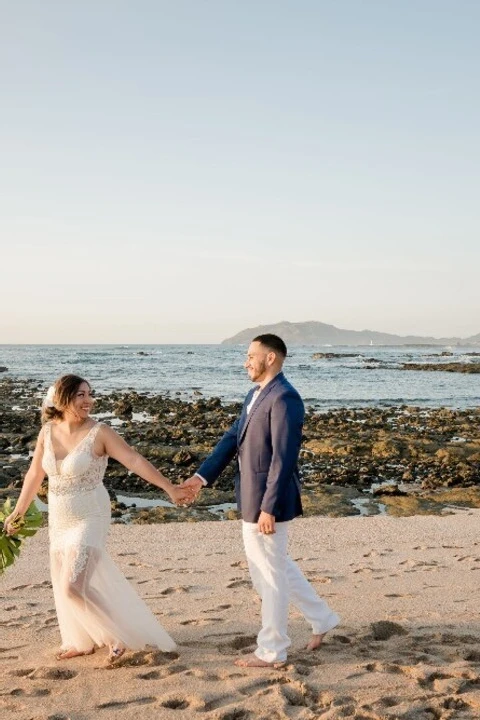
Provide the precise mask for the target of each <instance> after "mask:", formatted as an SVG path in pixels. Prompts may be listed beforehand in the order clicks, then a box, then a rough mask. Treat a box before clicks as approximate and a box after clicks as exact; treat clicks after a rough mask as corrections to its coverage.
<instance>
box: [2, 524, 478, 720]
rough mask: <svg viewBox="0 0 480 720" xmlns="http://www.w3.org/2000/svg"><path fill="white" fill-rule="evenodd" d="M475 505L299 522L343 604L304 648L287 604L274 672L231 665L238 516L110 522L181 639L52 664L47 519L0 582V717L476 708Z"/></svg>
mask: <svg viewBox="0 0 480 720" xmlns="http://www.w3.org/2000/svg"><path fill="white" fill-rule="evenodd" d="M479 526H480V511H478V510H466V511H460V512H459V513H457V514H455V515H447V516H444V517H433V516H421V517H420V516H417V517H410V518H392V517H381V516H376V517H364V518H320V517H317V518H305V519H299V520H297V521H295V522H294V523H292V527H291V542H290V549H291V554H292V557H294V558H295V559H297V561H298V562H299V564H300V565H301V567H302V569H303V570H304V571H305V573H306V575H307V576H308V578H309V579H310V580H311V582H312V583H313V584H314V585H315V587H316V588H317V590H318V592H319V593H320V594H322V595H323V597H325V598H326V599H327V601H328V602H329V603H330V604H331V606H332V607H333V608H334V609H335V610H336V611H338V612H339V613H340V615H341V616H342V624H341V626H339V627H338V628H336V629H335V630H334V631H332V632H331V633H329V634H328V635H327V638H326V640H325V643H324V645H323V647H322V648H321V649H320V650H319V651H317V652H314V653H310V652H307V651H306V650H305V649H304V647H305V644H306V642H307V641H308V637H309V628H308V627H307V626H306V624H305V622H304V620H303V618H302V617H300V616H299V614H298V613H296V611H295V609H293V608H292V609H291V615H290V630H291V639H292V647H291V652H290V654H289V659H288V664H287V666H286V667H285V668H284V669H281V670H271V669H268V670H260V669H244V668H238V667H236V666H235V665H234V664H233V663H234V660H235V658H236V657H238V656H239V655H241V654H242V653H246V652H251V650H252V649H253V648H254V643H255V636H256V633H257V631H258V628H259V623H260V618H259V609H260V606H259V603H258V600H257V599H256V596H255V593H254V591H253V590H252V588H251V585H250V581H249V576H248V571H247V568H246V564H245V560H244V555H243V550H242V544H241V537H240V523H239V522H238V521H233V522H222V523H218V522H202V523H172V524H168V525H149V526H122V525H114V526H112V529H111V534H110V539H109V550H110V552H111V554H112V556H113V558H114V559H115V560H116V562H117V563H118V564H119V565H120V567H121V568H122V569H123V571H124V572H125V574H126V575H127V576H128V578H129V579H130V580H131V582H132V583H133V584H134V586H135V587H136V588H137V590H138V592H139V593H140V594H141V595H142V597H144V598H145V600H146V602H147V603H148V604H149V606H150V607H151V608H152V609H153V611H154V612H155V614H156V615H157V616H158V618H159V620H160V622H161V623H162V624H163V625H164V626H165V628H166V629H167V630H168V631H169V632H170V633H171V635H172V636H173V637H174V638H175V640H176V641H177V643H178V657H177V655H176V654H172V655H165V654H162V653H160V652H158V651H152V650H150V651H149V650H148V649H147V650H146V651H142V652H135V653H132V652H130V653H127V654H126V655H125V656H124V657H123V658H121V659H120V660H118V661H116V663H115V664H113V665H112V664H110V665H109V664H108V662H107V660H106V650H105V649H99V650H97V652H96V653H95V654H94V655H92V656H90V657H84V658H76V659H74V660H70V661H68V662H58V661H56V660H55V658H54V653H55V651H56V649H57V647H58V645H59V636H58V627H57V622H56V617H55V611H54V605H53V597H52V592H51V586H50V581H49V572H48V553H47V550H48V539H47V530H46V529H42V530H41V531H39V532H38V533H37V535H36V536H35V537H34V538H32V539H31V540H30V541H29V542H28V545H27V546H26V547H25V548H24V551H23V554H22V556H21V558H20V559H19V560H18V562H17V563H16V565H15V566H14V567H13V568H10V569H9V570H8V572H6V573H5V575H4V576H3V577H2V579H1V585H2V596H3V603H2V618H1V625H2V641H1V659H2V666H3V673H2V674H3V680H2V686H1V713H2V715H1V716H2V718H3V717H5V718H15V720H28V719H32V720H33V719H35V720H47V719H48V720H61V719H66V718H70V719H71V720H89V719H90V718H92V719H93V718H114V717H115V718H134V717H137V716H139V715H142V716H143V717H147V718H150V717H151V718H162V719H163V718H182V720H183V718H185V720H187V718H197V719H198V718H199V717H205V718H209V719H210V718H211V719H212V720H213V719H215V720H247V719H249V718H251V719H252V720H282V719H283V718H295V719H296V720H313V718H322V719H323V720H331V719H336V718H357V719H363V720H367V719H369V720H380V719H383V718H389V719H390V718H402V719H405V720H407V719H408V720H417V719H419V720H420V719H421V720H439V719H441V720H446V719H447V718H471V719H473V718H479V717H480V647H479V643H480V610H479V596H480V588H479V580H480V572H475V571H480V534H479Z"/></svg>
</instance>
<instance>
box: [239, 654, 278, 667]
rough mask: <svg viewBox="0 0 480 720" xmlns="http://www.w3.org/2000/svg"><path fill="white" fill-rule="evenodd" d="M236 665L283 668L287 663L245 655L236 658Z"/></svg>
mask: <svg viewBox="0 0 480 720" xmlns="http://www.w3.org/2000/svg"><path fill="white" fill-rule="evenodd" d="M235 665H238V667H258V668H281V667H284V666H285V663H284V662H267V661H266V660H261V658H259V657H257V656H256V655H245V657H242V658H238V660H235Z"/></svg>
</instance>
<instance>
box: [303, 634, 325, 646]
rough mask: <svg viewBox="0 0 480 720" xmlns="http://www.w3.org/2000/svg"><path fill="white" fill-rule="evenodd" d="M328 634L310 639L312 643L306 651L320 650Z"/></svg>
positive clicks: (313, 636)
mask: <svg viewBox="0 0 480 720" xmlns="http://www.w3.org/2000/svg"><path fill="white" fill-rule="evenodd" d="M326 634H327V633H326V632H324V633H321V635H312V637H311V638H310V642H309V643H308V645H307V647H306V648H305V650H318V648H319V647H320V646H321V645H322V644H323V638H324V637H325V635H326Z"/></svg>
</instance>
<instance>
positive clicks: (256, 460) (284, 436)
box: [198, 373, 305, 522]
mask: <svg viewBox="0 0 480 720" xmlns="http://www.w3.org/2000/svg"><path fill="white" fill-rule="evenodd" d="M255 389H256V388H252V390H250V392H249V393H248V395H247V397H246V398H245V402H244V404H243V409H242V412H241V415H240V417H239V418H238V419H237V420H236V421H235V422H234V423H233V425H232V427H231V428H230V429H229V430H227V432H226V433H225V434H224V435H223V437H222V438H221V439H220V441H219V442H218V444H217V445H216V447H215V448H214V449H213V451H212V452H211V454H210V455H209V456H208V457H207V458H206V460H205V461H204V462H203V463H202V465H201V466H200V467H199V468H198V474H199V475H201V476H202V477H203V478H205V480H206V481H207V484H208V485H213V483H214V482H215V480H216V479H217V478H218V476H219V475H220V474H221V472H222V471H223V470H224V469H225V468H226V466H227V465H228V463H229V462H230V461H231V460H232V459H233V458H234V457H235V455H237V456H238V472H237V475H236V477H235V493H236V497H237V504H238V508H239V510H241V512H242V517H243V519H244V520H245V521H246V522H257V520H258V517H259V515H260V512H261V511H262V510H263V511H264V512H267V513H269V514H270V515H274V516H275V520H277V521H278V522H284V521H286V520H292V519H293V518H294V517H296V516H297V515H301V514H302V503H301V499H300V477H299V472H298V465H297V462H298V455H299V452H300V444H301V440H302V427H303V418H304V414H305V413H304V407H303V402H302V399H301V397H300V395H299V394H298V392H297V391H296V390H295V388H294V387H293V386H292V385H291V384H290V383H289V382H288V380H287V379H286V378H285V376H284V374H283V373H279V374H278V375H276V376H275V377H274V378H273V380H271V381H270V382H269V383H268V385H266V386H265V387H264V388H263V390H262V391H261V393H260V395H259V396H258V398H257V400H256V401H255V403H254V404H253V406H252V409H251V410H250V413H249V414H248V415H247V406H248V404H249V402H250V400H251V399H252V395H253V393H254V391H255Z"/></svg>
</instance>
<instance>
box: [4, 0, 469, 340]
mask: <svg viewBox="0 0 480 720" xmlns="http://www.w3.org/2000/svg"><path fill="white" fill-rule="evenodd" d="M0 10H1V18H2V21H1V26H0V73H1V75H0V91H1V94H0V104H1V112H0V157H1V162H0V233H1V259H2V282H1V284H0V303H1V308H2V311H1V313H0V342H159V343H162V342H219V341H221V340H222V339H223V338H224V337H226V336H229V335H232V334H234V333H235V332H237V331H239V330H241V329H243V328H244V327H251V326H255V325H258V324H260V323H267V322H278V321H281V320H290V321H302V320H320V321H323V322H327V323H332V324H335V325H337V326H339V327H344V328H349V329H358V330H360V329H363V328H369V329H373V330H381V331H390V332H397V333H417V334H434V335H437V336H445V335H452V334H456V335H460V336H463V337H466V336H468V335H472V334H474V333H478V332H480V312H479V310H480V282H479V274H480V273H479V270H480V262H479V261H480V242H479V240H480V238H479V235H480V233H479V229H480V203H479V199H478V198H479V195H480V192H479V190H480V143H479V128H480V100H479V93H478V87H479V84H480V82H479V81H480V72H479V71H480V45H479V42H478V28H479V27H480V3H479V2H477V0H448V1H447V0H395V1H394V0H335V1H334V0H328V2H327V1H326V0H241V2H240V1H236V0H169V1H168V2H166V1H163V0H136V1H135V2H131V1H130V0H129V1H128V2H127V1H126V0H95V1H93V0H82V1H81V2H80V1H79V0H78V1H74V0H72V1H71V2H70V1H69V2H65V1H64V0H56V1H52V0H42V2H38V0H16V2H10V0H0Z"/></svg>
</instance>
